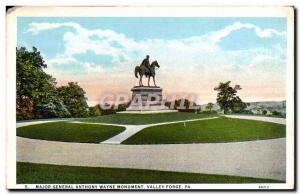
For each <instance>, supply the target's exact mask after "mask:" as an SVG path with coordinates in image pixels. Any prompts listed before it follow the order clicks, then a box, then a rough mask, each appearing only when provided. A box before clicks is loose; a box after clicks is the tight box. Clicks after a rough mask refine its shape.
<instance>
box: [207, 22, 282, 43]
mask: <svg viewBox="0 0 300 195" xmlns="http://www.w3.org/2000/svg"><path fill="white" fill-rule="evenodd" d="M243 28H244V29H252V30H254V32H255V34H256V36H258V37H260V38H270V37H272V36H273V35H279V36H283V35H286V32H279V31H277V30H275V29H264V30H263V29H261V28H260V27H259V26H256V25H254V24H250V23H240V22H235V23H234V24H232V25H229V26H227V27H225V28H223V29H222V30H219V31H216V32H212V33H210V34H209V36H210V38H211V40H212V42H214V43H217V42H219V41H221V40H222V39H223V38H225V37H227V36H229V35H230V34H231V33H232V32H234V31H237V30H240V29H243Z"/></svg>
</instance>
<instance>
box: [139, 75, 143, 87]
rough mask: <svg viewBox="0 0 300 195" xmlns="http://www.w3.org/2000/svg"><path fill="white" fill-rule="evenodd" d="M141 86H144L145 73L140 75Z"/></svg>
mask: <svg viewBox="0 0 300 195" xmlns="http://www.w3.org/2000/svg"><path fill="white" fill-rule="evenodd" d="M140 86H143V75H141V76H140Z"/></svg>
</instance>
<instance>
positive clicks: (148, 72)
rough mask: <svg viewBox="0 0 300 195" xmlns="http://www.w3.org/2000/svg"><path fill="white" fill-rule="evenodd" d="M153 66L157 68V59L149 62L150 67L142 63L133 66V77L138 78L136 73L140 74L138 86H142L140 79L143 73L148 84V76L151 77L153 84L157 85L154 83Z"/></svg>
mask: <svg viewBox="0 0 300 195" xmlns="http://www.w3.org/2000/svg"><path fill="white" fill-rule="evenodd" d="M155 67H158V68H159V64H158V63H157V61H153V62H152V63H151V65H150V69H149V68H147V67H146V66H144V65H141V66H136V67H135V69H134V74H135V77H136V78H139V77H138V74H139V75H140V81H139V85H140V86H144V85H143V80H142V79H143V76H144V75H145V76H146V77H148V86H150V77H152V78H153V82H154V86H155V87H157V86H156V83H155Z"/></svg>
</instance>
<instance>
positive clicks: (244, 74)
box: [28, 22, 286, 102]
mask: <svg viewBox="0 0 300 195" xmlns="http://www.w3.org/2000/svg"><path fill="white" fill-rule="evenodd" d="M62 27H70V28H72V29H73V31H70V30H66V32H65V33H64V34H63V35H62V36H63V40H64V47H65V50H64V52H63V53H62V54H58V55H57V56H56V57H54V58H52V59H47V61H46V62H47V63H48V65H49V66H48V67H49V71H51V72H53V74H54V75H55V77H56V75H59V76H58V80H59V81H60V82H61V83H64V82H66V81H70V80H72V79H76V81H78V82H79V83H80V84H82V85H83V86H84V87H85V89H86V91H87V94H88V97H89V101H91V102H92V101H93V102H95V101H96V98H97V97H99V95H100V94H101V93H103V92H104V91H105V90H109V89H110V90H111V89H114V90H115V91H120V92H127V91H129V90H130V87H131V86H133V85H135V84H137V80H135V79H133V69H134V66H136V65H139V64H140V63H141V60H142V59H143V58H144V57H145V55H147V54H150V58H151V60H157V61H158V62H159V64H160V65H161V68H160V69H159V70H158V72H159V73H158V74H157V81H158V83H159V85H161V86H164V90H165V91H168V93H176V92H178V91H183V92H187V93H194V92H197V94H198V95H199V96H200V99H201V98H204V99H205V98H206V99H205V100H203V99H202V100H203V101H213V100H212V98H214V97H215V94H214V93H215V92H214V91H213V90H212V89H213V88H214V86H215V85H216V84H217V83H218V82H220V81H226V80H232V81H233V82H236V83H239V84H241V85H242V87H243V86H246V87H248V89H249V91H251V90H252V89H254V88H255V87H256V88H259V87H261V84H262V83H263V84H264V90H260V95H261V96H263V94H265V95H266V97H269V96H270V94H272V93H271V92H270V90H273V89H274V83H276V85H277V87H278V88H279V89H282V90H281V91H280V94H281V96H280V97H284V85H285V77H284V75H285V74H284V73H285V64H286V56H285V55H284V54H285V53H286V49H285V48H283V47H281V46H280V45H279V44H277V45H275V46H274V47H268V48H264V47H262V48H253V49H247V50H236V51H227V50H224V49H222V48H220V47H219V45H218V44H219V42H220V41H222V39H224V38H225V37H228V36H230V34H231V33H232V32H234V31H238V30H240V29H250V30H253V32H254V33H255V35H256V36H258V37H260V38H271V37H273V36H281V37H282V38H283V39H284V38H285V35H286V32H279V31H277V30H275V29H262V28H260V27H258V26H256V25H253V24H250V23H240V22H236V23H233V24H232V25H229V26H227V27H224V28H222V29H220V30H218V31H214V32H210V33H207V34H204V35H197V36H193V37H187V38H182V39H176V40H163V39H144V40H135V39H133V38H130V37H127V36H125V35H124V34H122V33H116V32H114V31H112V30H103V29H92V30H91V29H86V28H84V27H82V26H81V25H80V24H78V23H73V22H64V23H31V24H30V25H29V28H28V32H29V33H32V34H33V35H36V36H37V35H38V34H39V33H40V32H42V31H46V30H53V29H57V28H62ZM89 51H90V52H93V53H94V54H96V55H98V56H99V57H100V56H101V55H109V56H111V57H112V62H111V63H110V64H97V63H92V62H86V61H79V60H78V59H76V58H75V57H74V56H75V55H77V54H84V53H86V52H89ZM91 60H92V59H91ZM72 63H74V64H77V65H79V66H81V67H82V69H83V70H84V71H82V74H78V75H76V77H75V76H74V75H73V74H72V73H68V71H69V70H68V69H60V68H59V65H63V64H72ZM53 65H55V66H53ZM130 78H132V79H130ZM174 83H176V87H175V86H174ZM124 86H126V87H124ZM266 88H267V89H270V90H269V91H268V90H265V89H266ZM255 93H257V90H252V91H251V93H247V96H248V97H250V98H251V97H253V98H254V97H255V96H257V94H256V95H255ZM249 94H250V96H249ZM276 96H277V97H279V96H278V93H276Z"/></svg>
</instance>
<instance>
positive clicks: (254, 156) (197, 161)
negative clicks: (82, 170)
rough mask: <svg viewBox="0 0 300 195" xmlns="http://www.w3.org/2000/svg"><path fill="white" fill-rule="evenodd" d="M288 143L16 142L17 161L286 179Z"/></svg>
mask: <svg viewBox="0 0 300 195" xmlns="http://www.w3.org/2000/svg"><path fill="white" fill-rule="evenodd" d="M230 117H232V116H230ZM285 143H286V141H285V138H278V139H270V140H260V141H247V142H234V143H233V142H231V143H205V144H164V145H109V144H82V143H66V142H54V141H43V140H34V139H28V138H21V137H17V161H18V162H32V163H45V164H58V165H74V166H75V165H77V166H93V167H117V168H140V169H153V170H167V171H180V172H193V173H207V174H222V175H236V176H248V177H257V178H269V179H277V180H285V175H286V174H285V167H286V163H285V156H286V153H285V151H286V150H285Z"/></svg>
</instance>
